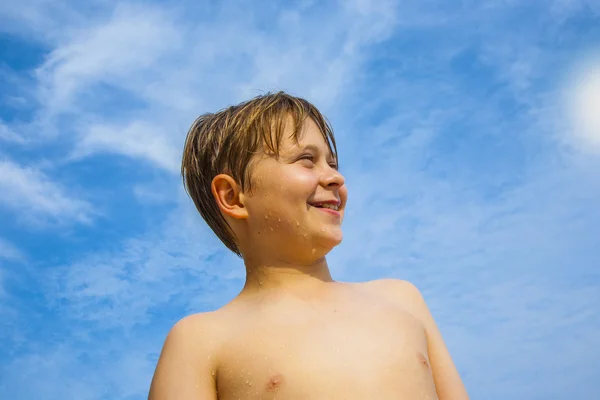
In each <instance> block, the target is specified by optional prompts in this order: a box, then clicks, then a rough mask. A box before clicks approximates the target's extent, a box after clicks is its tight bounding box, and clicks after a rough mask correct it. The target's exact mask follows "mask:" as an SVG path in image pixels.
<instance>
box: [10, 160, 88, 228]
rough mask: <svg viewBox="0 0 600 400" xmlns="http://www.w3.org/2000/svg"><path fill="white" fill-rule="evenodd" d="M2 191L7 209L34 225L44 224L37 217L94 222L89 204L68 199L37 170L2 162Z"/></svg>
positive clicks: (61, 189)
mask: <svg viewBox="0 0 600 400" xmlns="http://www.w3.org/2000/svg"><path fill="white" fill-rule="evenodd" d="M0 191H2V197H1V198H0V201H1V202H2V203H3V204H4V206H6V207H8V208H10V209H13V210H14V211H16V212H18V213H20V214H21V217H20V218H22V219H23V220H26V221H27V222H29V223H32V224H38V223H40V222H41V221H39V220H37V218H38V217H41V218H42V219H47V220H48V221H55V222H62V221H66V220H74V221H77V222H82V223H89V222H90V221H91V215H92V212H93V209H92V207H91V205H90V204H89V203H87V202H85V201H84V200H80V199H77V198H74V197H72V196H69V195H68V194H67V193H66V191H65V189H64V188H63V187H61V186H60V185H59V184H57V183H56V182H54V181H53V180H52V179H51V178H49V177H48V176H47V175H46V174H45V173H44V172H43V171H41V170H39V169H37V168H34V167H24V166H20V165H18V164H16V163H14V162H12V161H9V160H2V161H0Z"/></svg>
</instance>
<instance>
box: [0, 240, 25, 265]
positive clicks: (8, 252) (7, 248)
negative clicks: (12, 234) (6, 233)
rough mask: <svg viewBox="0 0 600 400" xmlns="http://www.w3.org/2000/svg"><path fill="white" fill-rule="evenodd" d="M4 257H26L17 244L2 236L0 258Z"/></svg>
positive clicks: (6, 258)
mask: <svg viewBox="0 0 600 400" xmlns="http://www.w3.org/2000/svg"><path fill="white" fill-rule="evenodd" d="M2 258H4V259H5V260H9V261H23V260H25V258H26V257H25V254H24V253H23V252H22V251H21V250H20V249H19V248H18V247H17V246H15V245H14V244H13V243H11V242H9V241H8V240H6V239H4V238H2V237H0V259H2Z"/></svg>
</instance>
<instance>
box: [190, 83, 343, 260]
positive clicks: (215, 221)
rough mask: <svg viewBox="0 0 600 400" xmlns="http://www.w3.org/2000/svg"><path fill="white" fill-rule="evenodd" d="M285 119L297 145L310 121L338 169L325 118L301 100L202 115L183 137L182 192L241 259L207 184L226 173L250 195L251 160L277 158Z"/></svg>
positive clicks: (273, 99) (261, 99)
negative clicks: (260, 156) (264, 155)
mask: <svg viewBox="0 0 600 400" xmlns="http://www.w3.org/2000/svg"><path fill="white" fill-rule="evenodd" d="M290 117H291V122H292V124H293V132H292V134H291V138H292V139H293V140H294V141H295V142H296V143H298V140H299V137H298V136H299V135H300V132H301V130H302V127H303V126H304V122H305V121H306V119H307V118H311V119H312V120H313V121H314V122H315V124H316V125H317V127H318V128H319V130H320V131H321V134H322V135H323V138H324V139H325V143H326V144H327V147H328V148H329V151H331V154H332V155H333V157H334V159H335V161H336V164H337V161H338V157H337V147H336V144H335V138H334V135H333V130H332V129H331V126H330V125H329V123H328V122H327V119H326V118H325V117H324V116H323V115H322V114H321V112H319V110H318V109H317V108H316V107H315V106H314V105H312V104H311V103H309V102H308V101H306V100H305V99H302V98H299V97H294V96H291V95H289V94H287V93H285V92H278V93H266V94H264V95H260V96H257V97H255V98H253V99H251V100H248V101H246V102H243V103H240V104H238V105H236V106H232V107H229V108H227V109H224V110H221V111H219V112H216V113H207V114H204V115H201V116H200V117H199V118H198V119H196V121H194V123H193V124H192V127H191V128H190V130H189V132H188V134H187V138H186V141H185V147H184V150H183V159H182V163H181V175H182V178H183V185H184V188H185V190H186V192H187V193H188V195H189V196H190V197H191V198H192V200H193V201H194V204H195V205H196V208H197V209H198V212H199V213H200V215H202V218H204V220H205V221H206V223H207V224H208V226H210V228H211V229H212V230H213V232H214V233H215V234H216V235H217V237H219V239H221V241H222V242H223V243H224V244H225V246H227V247H228V248H229V249H230V250H231V251H233V252H234V253H235V254H237V255H238V256H240V257H241V256H242V254H241V253H240V250H239V248H238V246H237V244H236V240H235V235H234V233H233V230H232V229H231V227H230V226H229V224H228V223H227V221H226V220H225V218H224V217H223V215H222V214H221V211H220V209H219V207H218V206H217V202H216V200H215V198H214V196H213V194H212V191H211V183H212V180H213V178H214V177H215V176H217V175H219V174H221V173H224V174H228V175H230V176H231V177H232V178H233V179H234V180H235V181H236V182H237V183H238V184H239V185H240V186H241V188H242V190H243V191H251V190H252V181H251V172H252V171H251V170H252V161H253V160H254V159H255V158H254V156H255V155H256V154H259V153H263V152H266V153H271V154H272V155H273V156H275V157H279V147H280V144H281V140H282V138H283V134H284V131H285V128H286V126H287V124H288V123H289V122H290Z"/></svg>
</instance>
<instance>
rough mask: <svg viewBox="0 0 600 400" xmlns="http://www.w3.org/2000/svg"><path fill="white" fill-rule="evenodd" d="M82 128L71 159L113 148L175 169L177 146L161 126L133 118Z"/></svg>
mask: <svg viewBox="0 0 600 400" xmlns="http://www.w3.org/2000/svg"><path fill="white" fill-rule="evenodd" d="M82 130H83V134H82V139H81V140H80V141H79V142H77V143H76V145H75V148H74V149H73V152H72V154H71V156H70V157H71V158H72V159H80V158H84V157H85V156H88V155H90V154H93V153H97V152H103V151H107V152H116V153H119V154H123V155H126V156H129V157H132V158H137V159H140V160H148V161H150V162H152V163H154V164H155V165H157V166H158V167H161V168H164V169H165V170H167V171H170V172H172V173H174V174H175V173H177V172H178V171H179V168H180V159H181V149H179V148H178V147H176V146H175V143H174V141H173V140H172V138H170V137H169V135H168V134H167V132H168V131H167V129H165V128H161V127H159V126H157V125H151V124H149V123H146V122H144V121H142V120H137V121H133V122H131V123H129V124H127V125H125V126H108V125H104V124H102V123H97V124H91V125H89V126H88V127H87V128H82Z"/></svg>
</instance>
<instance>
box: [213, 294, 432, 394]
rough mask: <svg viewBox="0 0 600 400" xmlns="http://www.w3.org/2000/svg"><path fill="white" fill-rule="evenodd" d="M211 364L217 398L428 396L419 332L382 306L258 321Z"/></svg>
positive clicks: (244, 327) (414, 323) (403, 316)
mask: <svg viewBox="0 0 600 400" xmlns="http://www.w3.org/2000/svg"><path fill="white" fill-rule="evenodd" d="M219 359H220V368H219V370H218V376H217V385H218V390H219V399H227V400H229V399H307V398H310V399H383V400H384V399H398V398H403V397H402V396H401V395H400V394H401V393H406V394H407V395H408V397H406V398H411V399H413V398H414V399H418V398H430V399H434V398H436V397H435V387H434V385H433V379H432V377H431V371H430V368H429V363H428V357H427V343H426V339H425V333H424V330H423V327H422V326H421V324H420V323H419V322H418V321H417V320H415V319H414V318H413V317H412V316H411V315H410V314H408V313H406V312H403V311H402V310H400V309H398V308H395V307H390V306H387V305H386V306H374V305H373V304H365V305H362V306H361V305H358V304H353V306H352V307H344V308H342V307H340V308H331V309H329V310H321V311H319V312H314V313H303V312H293V311H292V310H290V311H289V312H287V313H281V314H279V315H278V317H277V318H273V317H272V316H271V317H268V318H264V319H261V318H258V319H256V320H255V321H254V322H253V323H251V324H242V326H240V327H239V331H238V332H236V333H235V334H234V335H232V336H231V339H230V340H228V341H226V342H225V343H224V345H223V349H222V352H221V354H220V355H219ZM427 396H428V397H427Z"/></svg>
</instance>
